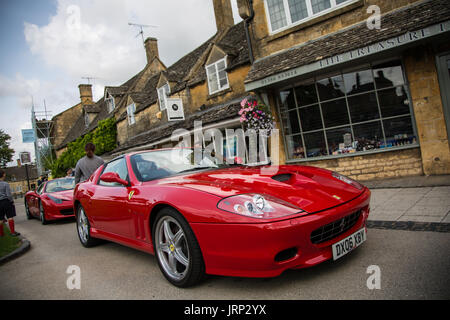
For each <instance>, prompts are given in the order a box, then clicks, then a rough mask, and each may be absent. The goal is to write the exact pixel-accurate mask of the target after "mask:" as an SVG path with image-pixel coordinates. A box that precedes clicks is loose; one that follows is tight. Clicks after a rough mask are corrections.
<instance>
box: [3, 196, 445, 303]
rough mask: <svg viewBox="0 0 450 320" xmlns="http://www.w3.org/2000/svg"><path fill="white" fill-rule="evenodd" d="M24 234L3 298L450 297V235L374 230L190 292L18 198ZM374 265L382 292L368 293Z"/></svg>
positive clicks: (147, 258)
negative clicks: (333, 254)
mask: <svg viewBox="0 0 450 320" xmlns="http://www.w3.org/2000/svg"><path fill="white" fill-rule="evenodd" d="M16 208H17V214H18V216H17V217H16V224H17V231H19V232H21V233H22V235H24V236H25V237H26V238H27V239H29V240H30V241H31V249H30V251H28V252H27V253H25V254H24V255H23V256H21V257H19V258H17V259H15V260H13V261H10V262H8V263H6V264H4V265H2V266H0V284H1V285H0V299H194V300H195V299H220V300H246V299H257V300H259V299H262V300H265V299H283V300H290V299H447V300H448V299H450V276H449V274H448V270H449V269H450V250H449V249H450V233H438V232H420V231H415V232H414V231H401V230H379V229H369V230H368V239H367V241H366V242H365V243H364V244H363V245H362V246H361V247H359V248H358V249H357V250H355V251H353V252H352V253H351V254H349V255H347V256H345V257H343V258H341V259H340V260H337V261H335V262H326V263H324V264H322V265H319V266H316V267H313V268H310V269H303V270H295V271H287V272H285V273H284V274H282V275H281V276H279V277H277V278H272V279H243V278H232V277H218V276H210V277H208V278H207V279H206V281H204V282H203V283H202V284H200V285H198V286H196V287H194V288H189V289H179V288H176V287H174V286H172V285H170V284H169V283H168V282H167V281H166V280H165V278H164V277H163V276H162V274H161V273H160V271H159V268H158V265H157V262H156V259H155V257H154V256H151V255H148V254H146V253H143V252H139V251H136V250H133V249H130V248H127V247H124V246H121V245H118V244H114V243H105V244H102V245H100V246H97V247H95V248H90V249H85V248H83V247H82V246H81V244H80V243H79V240H78V237H77V234H76V231H75V221H74V220H71V221H64V222H57V223H52V224H50V225H46V226H43V225H41V224H40V222H39V221H37V220H27V219H26V217H25V212H24V206H23V203H22V201H21V200H17V201H16ZM71 265H76V266H79V268H80V272H81V288H80V289H79V290H78V289H73V290H69V289H68V288H67V285H66V282H67V279H68V278H69V276H70V274H67V273H66V271H67V268H68V267H69V266H71ZM371 265H376V266H378V267H379V268H380V276H381V277H380V285H381V286H380V289H372V290H370V289H368V287H367V279H368V278H369V277H370V276H371V274H369V273H367V269H368V267H369V266H371Z"/></svg>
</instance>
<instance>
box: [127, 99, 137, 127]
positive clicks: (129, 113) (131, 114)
mask: <svg viewBox="0 0 450 320" xmlns="http://www.w3.org/2000/svg"><path fill="white" fill-rule="evenodd" d="M131 106H133V111H130V107H131ZM135 113H136V104H135V103H134V102H133V103H130V104H129V105H127V120H128V125H129V126H132V125H134V124H136V117H135ZM131 119H133V121H131Z"/></svg>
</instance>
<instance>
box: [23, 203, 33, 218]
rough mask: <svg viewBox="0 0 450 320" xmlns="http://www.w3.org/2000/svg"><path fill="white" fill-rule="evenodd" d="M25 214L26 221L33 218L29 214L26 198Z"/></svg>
mask: <svg viewBox="0 0 450 320" xmlns="http://www.w3.org/2000/svg"><path fill="white" fill-rule="evenodd" d="M25 214H26V215H27V219H28V220H30V219H32V218H33V216H32V215H31V212H30V208H28V201H27V199H26V198H25Z"/></svg>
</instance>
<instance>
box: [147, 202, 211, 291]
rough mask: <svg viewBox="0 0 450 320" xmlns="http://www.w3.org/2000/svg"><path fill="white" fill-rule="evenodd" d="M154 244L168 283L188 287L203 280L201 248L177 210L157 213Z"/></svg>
mask: <svg viewBox="0 0 450 320" xmlns="http://www.w3.org/2000/svg"><path fill="white" fill-rule="evenodd" d="M153 243H154V247H155V254H156V256H157V259H158V264H159V267H160V269H161V271H162V273H163V274H164V276H165V277H166V279H167V280H169V282H171V283H172V284H174V285H176V286H178V287H188V286H192V285H194V284H195V283H197V282H199V281H200V280H201V279H202V278H203V275H204V263H203V257H202V254H201V251H200V247H199V245H198V243H197V240H196V238H195V236H194V233H193V232H192V230H191V228H190V227H189V224H188V223H187V222H186V221H185V220H184V218H183V217H182V216H181V215H180V214H179V213H178V212H177V211H175V210H174V209H171V208H165V209H163V210H161V211H160V212H159V213H158V216H157V218H156V221H155V225H154V228H153Z"/></svg>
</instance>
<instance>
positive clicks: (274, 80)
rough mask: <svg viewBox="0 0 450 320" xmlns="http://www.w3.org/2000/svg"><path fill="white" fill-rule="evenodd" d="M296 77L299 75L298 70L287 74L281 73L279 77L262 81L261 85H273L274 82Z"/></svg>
mask: <svg viewBox="0 0 450 320" xmlns="http://www.w3.org/2000/svg"><path fill="white" fill-rule="evenodd" d="M296 75H297V70H290V71H287V72H283V73H280V74H279V75H276V76H273V77H269V78H267V79H263V80H262V81H261V83H262V84H263V85H265V84H270V83H273V82H278V81H282V80H283V79H289V78H292V77H294V76H296Z"/></svg>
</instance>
